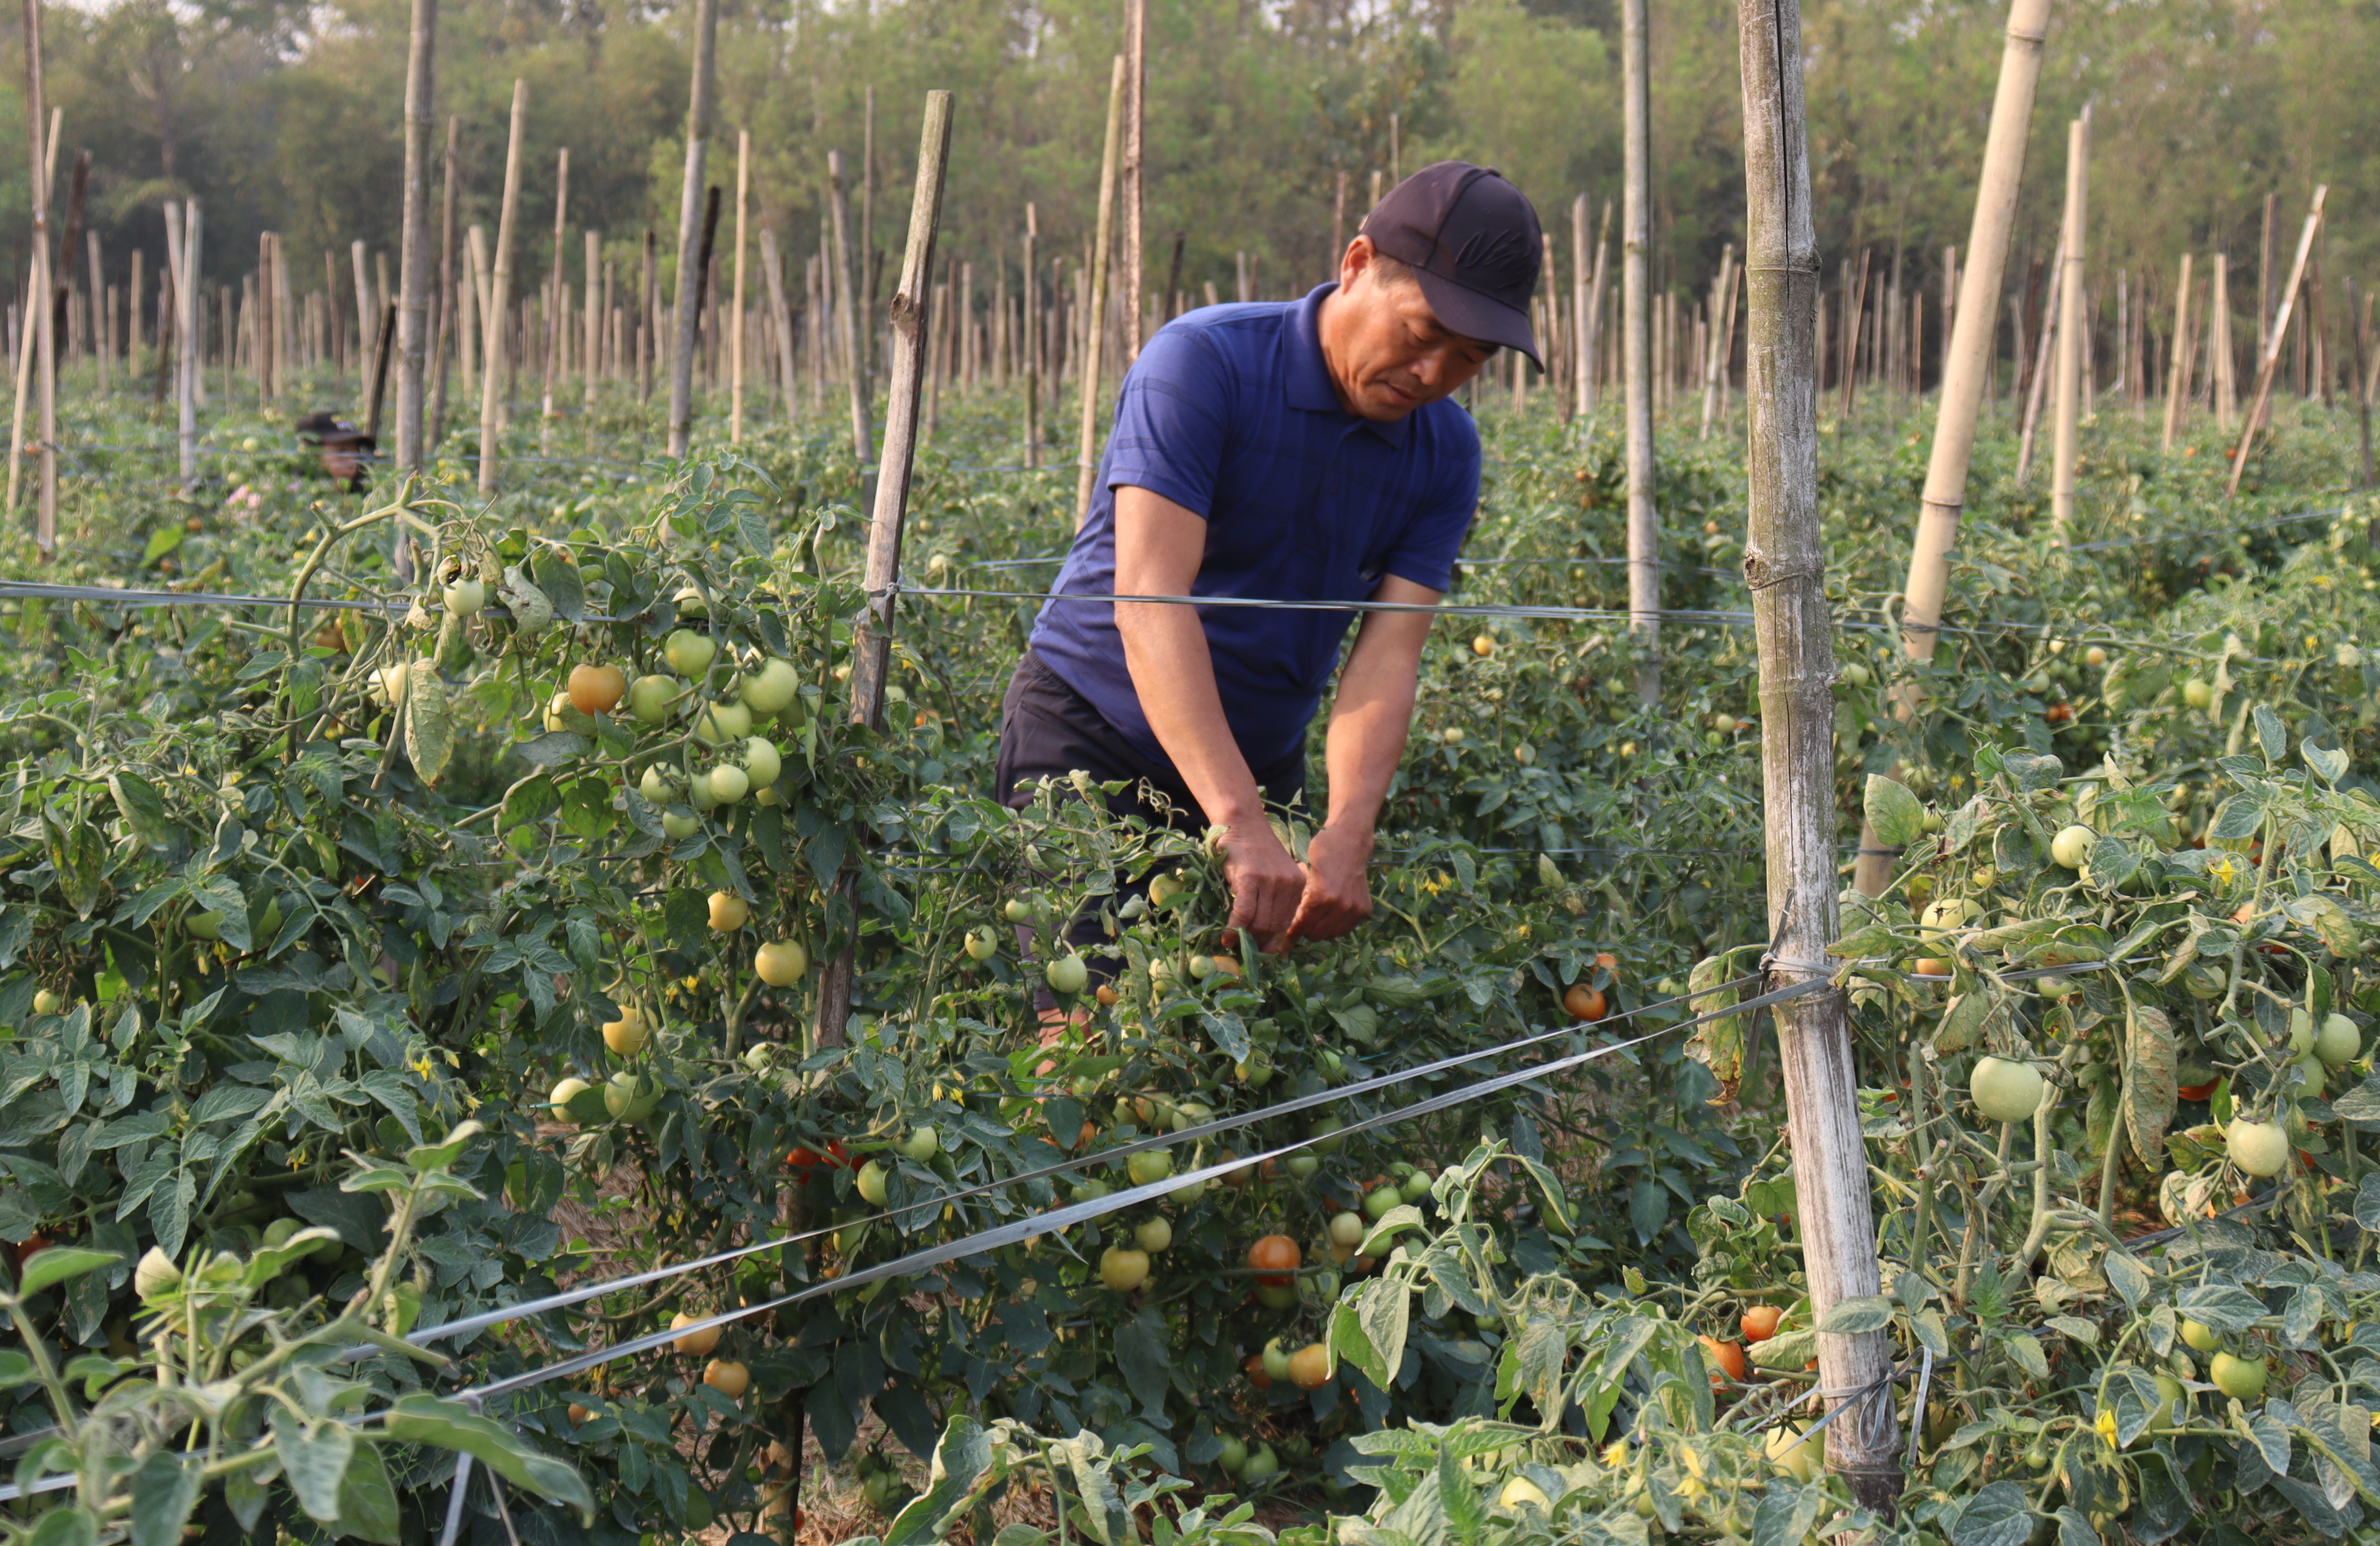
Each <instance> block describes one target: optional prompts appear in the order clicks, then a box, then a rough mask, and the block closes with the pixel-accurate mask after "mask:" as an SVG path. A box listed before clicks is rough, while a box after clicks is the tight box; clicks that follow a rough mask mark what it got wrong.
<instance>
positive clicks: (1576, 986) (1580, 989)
mask: <svg viewBox="0 0 2380 1546" xmlns="http://www.w3.org/2000/svg"><path fill="white" fill-rule="evenodd" d="M1562 1008H1563V1009H1566V1010H1568V1011H1569V1012H1570V1018H1571V1019H1573V1020H1574V1021H1582V1022H1584V1021H1590V1020H1601V1019H1602V1018H1603V1011H1604V1009H1605V1008H1606V1005H1605V1003H1604V999H1603V995H1602V993H1601V992H1599V991H1598V990H1597V989H1595V988H1591V987H1588V986H1587V985H1586V984H1585V983H1573V984H1571V988H1570V991H1569V992H1568V993H1565V994H1563V995H1562Z"/></svg>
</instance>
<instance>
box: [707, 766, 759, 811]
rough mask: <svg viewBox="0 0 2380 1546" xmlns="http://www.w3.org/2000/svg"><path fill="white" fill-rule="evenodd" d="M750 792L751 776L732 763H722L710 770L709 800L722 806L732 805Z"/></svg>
mask: <svg viewBox="0 0 2380 1546" xmlns="http://www.w3.org/2000/svg"><path fill="white" fill-rule="evenodd" d="M751 792H752V776H751V775H750V774H748V773H747V772H745V771H744V770H743V769H742V768H740V767H736V766H735V764H734V763H732V762H729V763H722V764H720V765H719V766H718V767H714V768H712V769H711V770H710V798H711V799H712V800H714V801H716V802H717V803H720V804H722V805H733V804H734V803H736V802H737V801H738V800H741V799H743V798H744V797H745V796H746V795H747V794H749V793H751Z"/></svg>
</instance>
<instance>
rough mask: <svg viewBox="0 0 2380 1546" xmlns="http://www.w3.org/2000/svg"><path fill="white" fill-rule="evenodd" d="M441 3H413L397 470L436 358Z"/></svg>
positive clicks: (413, 436)
mask: <svg viewBox="0 0 2380 1546" xmlns="http://www.w3.org/2000/svg"><path fill="white" fill-rule="evenodd" d="M437 61H438V0H413V27H412V31H411V34H410V37H409V41H408V43H407V50H406V66H405V187H404V191H403V199H404V206H403V212H402V220H403V223H404V231H403V235H402V236H401V237H400V238H399V244H398V255H397V282H396V288H397V303H396V458H395V465H396V469H397V471H399V472H410V471H412V470H413V469H414V468H416V467H419V465H421V449H422V444H423V441H424V440H425V439H426V436H425V435H424V433H423V428H422V424H423V418H422V408H423V393H422V386H423V381H424V371H425V369H426V368H427V366H428V364H429V357H430V332H431V309H430V308H431V301H430V260H431V255H430V131H431V124H432V121H433V115H434V114H435V112H436V106H435V103H436V96H437ZM411 552H412V541H411V539H410V537H408V536H407V534H406V532H405V530H404V529H403V528H402V527H400V528H399V529H398V532H397V538H396V563H397V572H398V574H400V575H405V574H410V573H411V572H412V562H411V558H410V555H411Z"/></svg>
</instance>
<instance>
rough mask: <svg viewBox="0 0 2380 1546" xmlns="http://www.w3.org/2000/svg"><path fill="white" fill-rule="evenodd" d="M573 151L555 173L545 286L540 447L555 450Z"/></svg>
mask: <svg viewBox="0 0 2380 1546" xmlns="http://www.w3.org/2000/svg"><path fill="white" fill-rule="evenodd" d="M569 215H570V149H569V147H568V146H565V147H563V149H562V150H561V151H559V152H557V154H556V157H555V161H554V169H553V273H552V275H551V276H550V277H549V278H548V279H547V280H546V284H545V296H544V300H545V349H544V355H545V386H544V391H543V392H542V393H540V395H539V403H538V427H537V438H538V445H539V447H540V449H548V448H550V447H551V444H552V440H551V436H552V433H553V420H554V418H555V417H557V410H556V409H555V407H554V405H553V381H554V378H555V377H557V376H559V375H561V374H562V341H563V339H564V337H565V335H566V334H567V333H568V331H569V328H568V319H569V314H570V307H569V304H568V303H567V301H566V300H565V298H564V295H563V288H562V260H563V258H564V257H565V254H566V253H567V251H568V241H569V235H570V227H569Z"/></svg>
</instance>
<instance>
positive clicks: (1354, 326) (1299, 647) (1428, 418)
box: [998, 162, 1543, 950]
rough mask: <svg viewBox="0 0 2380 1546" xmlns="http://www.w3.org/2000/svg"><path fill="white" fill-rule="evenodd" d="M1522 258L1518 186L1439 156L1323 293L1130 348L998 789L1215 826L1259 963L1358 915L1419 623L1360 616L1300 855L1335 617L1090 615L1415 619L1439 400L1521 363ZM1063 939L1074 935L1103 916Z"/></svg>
mask: <svg viewBox="0 0 2380 1546" xmlns="http://www.w3.org/2000/svg"><path fill="white" fill-rule="evenodd" d="M1542 245H1543V244H1542V238H1541V237H1540V236H1539V232H1538V226H1537V220H1536V213H1535V211H1532V210H1531V209H1530V207H1529V203H1528V200H1527V199H1524V198H1523V197H1522V196H1521V194H1520V192H1519V190H1518V189H1516V188H1514V187H1512V184H1510V183H1508V182H1506V181H1505V180H1504V179H1503V178H1502V177H1501V176H1500V175H1497V174H1496V173H1495V172H1493V171H1490V170H1488V169H1486V168H1482V167H1477V166H1473V165H1471V164H1469V163H1464V162H1440V163H1437V164H1436V165H1433V166H1428V167H1425V168H1423V169H1422V170H1421V171H1419V172H1416V173H1415V174H1414V175H1412V176H1411V177H1408V178H1406V179H1405V180H1404V181H1403V182H1402V183H1400V184H1398V185H1397V187H1395V188H1394V189H1392V190H1391V191H1390V194H1389V195H1388V197H1387V198H1385V199H1382V200H1381V201H1380V204H1379V207H1378V208H1377V209H1375V210H1374V211H1372V212H1371V214H1370V215H1369V216H1367V217H1366V220H1365V222H1364V226H1363V229H1362V231H1361V232H1360V233H1359V234H1358V235H1357V236H1356V237H1355V239H1354V241H1353V242H1351V243H1349V244H1348V248H1347V250H1346V253H1345V254H1344V256H1343V257H1342V259H1341V260H1340V267H1339V279H1338V282H1337V283H1336V284H1325V285H1323V286H1321V287H1320V288H1318V289H1317V290H1316V291H1314V292H1313V293H1312V294H1311V295H1309V296H1306V297H1305V299H1304V300H1300V301H1290V302H1282V303H1265V304H1257V305H1247V306H1218V307H1208V308H1204V309H1202V310H1198V311H1194V312H1191V313H1189V314H1188V315H1187V316H1184V317H1182V318H1180V319H1178V320H1175V321H1173V322H1172V323H1169V324H1168V325H1167V326H1165V327H1164V328H1162V329H1160V331H1159V332H1158V333H1157V335H1156V336H1155V337H1154V338H1152V339H1150V340H1149V342H1148V344H1147V347H1146V348H1145V349H1144V350H1143V351H1142V352H1141V356H1140V357H1139V359H1138V360H1137V361H1136V362H1135V364H1134V366H1133V368H1132V369H1131V371H1130V372H1129V373H1128V374H1126V376H1125V377H1124V380H1123V389H1122V393H1121V396H1120V399H1119V401H1118V403H1117V406H1116V417H1115V425H1114V429H1113V430H1112V432H1111V434H1110V436H1109V438H1108V445H1107V453H1106V455H1105V457H1104V458H1103V459H1102V461H1101V463H1100V466H1099V482H1098V493H1097V495H1096V497H1095V498H1094V499H1093V501H1092V503H1091V508H1090V513H1089V514H1088V515H1087V518H1086V519H1085V520H1084V522H1083V525H1082V527H1081V529H1080V530H1078V531H1077V532H1076V533H1075V541H1074V547H1073V550H1072V551H1071V552H1070V553H1069V554H1068V556H1067V560H1066V564H1065V567H1064V569H1063V570H1062V572H1061V573H1060V574H1059V575H1058V578H1057V581H1056V582H1055V584H1054V585H1053V586H1051V592H1050V599H1049V600H1048V601H1046V602H1044V603H1043V605H1042V608H1041V613H1040V617H1039V619H1038V621H1037V622H1036V623H1035V626H1034V631H1033V636H1032V640H1031V642H1030V645H1029V646H1028V647H1027V650H1026V656H1025V658H1024V659H1023V660H1022V661H1021V662H1019V664H1018V666H1017V668H1016V673H1015V676H1014V679H1013V680H1012V681H1011V682H1010V683H1009V688H1008V694H1007V697H1006V700H1005V701H1004V702H1003V704H1002V723H1001V742H1000V757H999V768H998V777H999V780H1000V790H1001V792H1002V795H1003V796H1004V797H1006V798H1008V799H1010V800H1012V801H1013V802H1015V803H1020V804H1021V803H1023V802H1024V801H1025V800H1026V799H1028V798H1029V797H1030V796H1029V793H1025V792H1019V791H1018V789H1019V785H1020V784H1026V785H1029V784H1030V783H1031V782H1032V781H1034V780H1037V779H1044V778H1062V777H1064V776H1065V775H1066V774H1067V773H1068V772H1070V771H1072V770H1075V769H1078V768H1079V769H1082V770H1085V771H1087V772H1088V773H1089V774H1090V775H1091V777H1092V778H1094V779H1099V780H1101V781H1106V780H1109V779H1128V780H1131V781H1132V782H1133V783H1134V784H1135V788H1136V789H1137V787H1138V786H1142V785H1145V786H1146V787H1147V789H1149V790H1153V791H1157V792H1159V793H1161V794H1162V795H1163V796H1164V797H1165V799H1166V801H1167V802H1168V803H1170V804H1171V805H1172V808H1173V811H1174V813H1175V819H1176V820H1177V821H1181V822H1183V823H1184V824H1186V825H1190V826H1193V827H1208V826H1213V827H1220V828H1222V837H1221V852H1222V854H1223V860H1224V873H1225V876H1226V878H1227V879H1228V881H1229V883H1230V885H1231V888H1232V912H1231V918H1230V924H1231V926H1232V927H1234V928H1246V929H1248V930H1250V931H1251V932H1252V933H1253V934H1254V935H1255V936H1256V937H1257V942H1258V943H1259V944H1260V945H1262V946H1263V947H1265V948H1268V949H1274V950H1280V949H1286V948H1288V945H1289V942H1290V941H1291V940H1292V939H1293V938H1298V937H1305V938H1308V939H1330V938H1336V937H1337V936H1341V935H1343V934H1345V933H1347V932H1348V931H1349V930H1350V929H1352V928H1354V926H1355V925H1356V924H1359V923H1361V922H1362V921H1363V920H1364V919H1365V918H1366V916H1367V915H1369V913H1370V912H1371V908H1372V902H1371V890H1370V887H1369V884H1368V881H1367V879H1366V871H1367V869H1368V866H1369V864H1370V861H1371V854H1372V834H1373V826H1374V823H1375V821H1376V819H1377V818H1378V814H1379V808H1380V803H1381V801H1382V800H1383V799H1384V798H1385V797H1386V796H1387V793H1388V788H1389V781H1390V778H1391V777H1392V776H1393V775H1394V773H1395V772H1396V767H1397V763H1398V760H1399V758H1401V757H1402V756H1403V753H1404V743H1405V733H1406V730H1407V727H1408V725H1409V723H1410V721H1411V719H1412V718H1413V707H1414V697H1415V682H1416V678H1417V676H1418V673H1419V668H1420V660H1421V648H1422V642H1423V639H1424V638H1425V636H1426V635H1427V634H1428V631H1429V623H1430V614H1429V613H1427V612H1415V611H1372V612H1364V613H1362V614H1361V615H1362V618H1363V623H1362V626H1361V627H1360V628H1358V629H1357V630H1356V633H1355V643H1354V648H1353V649H1351V650H1350V651H1349V652H1348V655H1347V660H1346V665H1345V667H1344V669H1343V670H1342V671H1341V672H1340V677H1339V689H1338V694H1337V696H1336V698H1335V700H1334V702H1333V704H1332V707H1331V712H1330V727H1329V731H1328V732H1327V735H1326V740H1325V750H1324V759H1325V765H1326V767H1327V769H1328V772H1329V776H1330V808H1329V811H1328V813H1327V815H1326V817H1325V819H1324V822H1323V825H1322V827H1320V828H1319V829H1318V830H1317V831H1316V832H1315V833H1314V836H1313V839H1312V840H1311V842H1310V843H1309V844H1308V845H1307V850H1306V854H1305V863H1304V864H1299V863H1298V862H1297V861H1296V860H1294V859H1293V858H1292V857H1291V856H1290V854H1289V852H1288V851H1287V850H1286V849H1284V848H1283V847H1282V845H1281V840H1280V839H1278V838H1277V837H1276V836H1275V835H1274V833H1273V830H1272V828H1271V827H1270V826H1269V824H1268V823H1267V822H1266V820H1265V806H1266V805H1267V803H1271V804H1275V805H1279V804H1283V803H1288V802H1290V801H1291V800H1293V799H1294V798H1296V797H1297V796H1298V795H1300V794H1301V793H1302V792H1303V791H1304V789H1305V731H1306V726H1307V724H1308V723H1309V722H1310V721H1311V720H1312V719H1313V718H1314V715H1315V712H1316V710H1317V708H1318V707H1319V706H1320V703H1321V700H1322V694H1323V691H1324V689H1325V688H1326V687H1327V686H1328V685H1329V684H1330V672H1331V668H1332V667H1333V666H1334V665H1337V664H1338V658H1339V646H1340V643H1341V641H1342V639H1343V638H1344V637H1345V634H1346V632H1347V626H1348V623H1349V622H1351V621H1352V620H1353V618H1354V616H1355V615H1356V614H1355V613H1354V612H1352V611H1349V610H1298V609H1294V608H1259V607H1245V606H1233V605H1216V606H1201V607H1195V608H1194V607H1189V606H1182V605H1173V604H1167V603H1161V602H1132V601H1117V600H1113V599H1111V598H1114V597H1119V596H1199V597H1213V598H1218V599H1219V600H1222V599H1224V598H1254V599H1265V600H1283V601H1293V602H1295V601H1336V602H1360V601H1366V600H1370V601H1384V602H1391V603H1419V604H1423V605H1427V604H1428V603H1432V602H1435V601H1437V600H1438V598H1439V597H1440V596H1441V595H1442V594H1443V593H1444V592H1445V590H1446V587H1447V584H1448V582H1449V580H1450V579H1451V575H1452V572H1453V565H1454V560H1455V557H1456V554H1457V553H1458V552H1459V551H1460V550H1461V548H1462V544H1463V534H1464V532H1465V531H1466V530H1467V529H1468V527H1469V525H1470V524H1471V518H1472V515H1473V513H1474V512H1475V509H1476V507H1477V504H1478V498H1479V437H1478V433H1477V431H1476V429H1475V428H1474V426H1473V425H1472V422H1471V417H1470V416H1469V415H1468V414H1466V413H1464V412H1463V409H1462V408H1461V407H1460V406H1459V405H1456V404H1453V403H1451V402H1448V401H1446V400H1445V399H1446V398H1447V397H1448V396H1449V395H1450V394H1451V393H1454V392H1455V391H1456V390H1458V389H1459V388H1461V387H1462V386H1463V383H1465V382H1466V381H1468V380H1471V378H1472V377H1473V376H1475V375H1476V374H1477V373H1478V371H1479V369H1480V368H1481V367H1482V366H1484V365H1485V364H1487V362H1488V358H1489V356H1492V355H1493V354H1494V353H1495V351H1496V350H1497V349H1498V348H1500V347H1505V348H1514V349H1519V350H1521V351H1523V352H1524V353H1525V354H1527V355H1528V356H1530V357H1531V358H1532V359H1535V358H1536V339H1535V337H1534V335H1533V334H1532V332H1531V331H1530V327H1529V318H1528V305H1529V297H1530V295H1531V293H1532V292H1533V291H1534V290H1535V289H1536V278H1537V263H1538V256H1539V253H1540V251H1541V250H1542ZM1115 805H1116V806H1117V808H1118V809H1120V810H1129V809H1136V810H1140V811H1142V812H1144V813H1148V812H1150V811H1151V810H1152V807H1150V806H1149V805H1148V804H1147V803H1145V802H1144V801H1143V800H1141V799H1140V798H1139V797H1138V795H1137V793H1135V794H1134V795H1131V796H1127V797H1125V798H1123V799H1120V800H1118V801H1117V802H1115ZM1075 936H1076V938H1075V943H1076V944H1077V945H1078V946H1087V945H1093V944H1095V943H1096V942H1097V921H1096V920H1095V919H1091V920H1083V921H1080V922H1078V923H1077V924H1076V926H1075Z"/></svg>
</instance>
